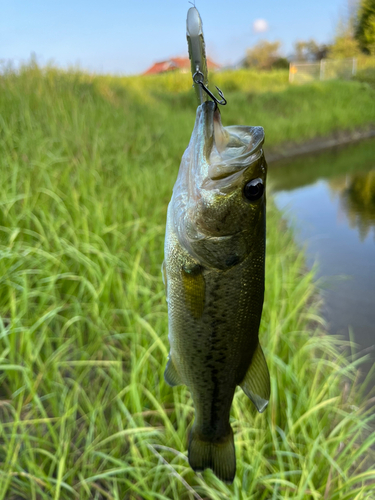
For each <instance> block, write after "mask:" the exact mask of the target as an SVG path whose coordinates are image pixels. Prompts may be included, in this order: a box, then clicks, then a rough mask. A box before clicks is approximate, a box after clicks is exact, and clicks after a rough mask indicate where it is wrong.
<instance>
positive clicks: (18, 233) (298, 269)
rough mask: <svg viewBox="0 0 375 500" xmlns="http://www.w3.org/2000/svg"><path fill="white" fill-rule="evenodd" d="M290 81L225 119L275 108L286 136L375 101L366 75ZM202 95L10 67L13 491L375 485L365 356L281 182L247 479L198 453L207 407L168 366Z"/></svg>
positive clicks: (226, 491)
mask: <svg viewBox="0 0 375 500" xmlns="http://www.w3.org/2000/svg"><path fill="white" fill-rule="evenodd" d="M303 89H306V90H303ZM223 90H224V91H225V88H223ZM293 92H294V91H293V90H292V89H285V90H279V91H278V92H276V93H272V92H270V91H267V92H264V93H258V94H255V93H252V92H251V91H248V92H245V93H242V92H239V91H238V90H236V91H232V92H228V101H229V104H228V107H227V109H224V110H223V121H224V123H225V124H228V123H249V124H254V125H255V124H262V125H264V127H265V129H266V135H267V138H268V139H267V140H268V143H271V144H276V143H277V142H282V141H283V140H286V139H290V137H291V136H292V137H295V138H296V140H303V139H304V138H305V137H306V135H309V134H314V133H315V134H319V133H324V131H325V130H327V129H328V128H330V131H331V130H332V128H334V127H336V126H345V127H350V126H358V125H361V126H366V125H368V124H369V123H370V122H371V120H373V119H374V116H373V115H371V112H372V113H373V111H371V110H372V109H373V107H372V106H370V104H371V103H372V102H373V98H374V91H373V90H371V89H370V88H368V87H367V86H366V87H362V86H361V84H360V83H346V82H331V83H329V84H325V85H312V86H305V87H303V88H302V87H300V88H298V89H296V90H295V93H293ZM255 95H256V96H257V97H256V98H255ZM338 96H341V98H342V99H343V98H344V97H345V99H346V101H345V102H352V101H351V100H355V103H356V106H348V107H345V106H344V107H343V106H340V102H341V101H339V97H338ZM348 100H349V101H348ZM296 102H298V103H299V104H298V105H296ZM260 103H261V104H260ZM301 103H302V104H301ZM329 106H330V110H331V113H329V112H328V111H327V109H326V108H327V107H329ZM194 109H195V107H194V97H193V96H192V93H191V95H190V94H188V93H181V94H178V95H177V94H172V95H170V94H167V93H166V92H165V91H163V89H162V87H159V88H154V89H153V90H152V91H151V90H150V91H147V92H146V91H145V90H144V89H143V90H142V89H139V88H135V89H129V88H128V87H126V86H124V85H123V83H122V82H121V81H116V80H113V81H107V80H106V79H101V78H91V77H87V76H84V75H79V74H61V73H58V72H56V71H54V70H51V71H48V72H46V73H45V74H44V75H42V74H41V72H40V71H39V70H38V68H29V69H26V70H24V71H23V72H21V74H20V75H14V74H11V73H10V74H6V75H4V76H2V77H1V78H0V175H1V181H2V183H1V186H2V190H1V197H0V201H1V211H0V252H1V254H0V255H1V258H0V277H1V278H0V279H1V286H0V316H1V321H0V352H1V355H0V356H1V360H0V416H1V418H0V500H5V499H6V500H16V499H20V498H24V499H27V500H47V499H51V498H53V499H55V500H57V499H67V500H68V499H69V500H71V499H72V498H77V499H79V500H85V499H87V500H88V499H97V500H99V499H115V500H120V499H121V500H123V499H124V498H126V499H127V498H132V499H147V500H148V499H170V498H173V499H180V498H182V499H184V498H189V499H193V498H198V499H199V498H210V499H223V500H224V499H227V498H236V499H254V500H255V499H264V500H265V499H267V500H268V499H275V500H276V499H280V500H281V499H283V500H284V499H314V500H315V499H325V498H326V499H330V500H339V499H340V500H345V499H347V500H349V499H350V500H351V499H358V500H359V499H369V498H371V492H373V488H374V485H373V482H374V480H375V471H374V470H373V469H371V468H370V465H369V464H372V463H373V462H374V460H373V457H372V456H371V452H370V446H371V444H373V443H374V442H375V434H374V433H373V432H371V431H370V421H371V416H370V415H369V414H366V412H365V410H364V409H363V408H361V401H362V399H361V392H360V389H359V388H358V387H354V388H353V387H352V386H351V384H350V382H353V381H354V380H355V379H356V377H357V373H356V368H357V365H356V364H352V365H349V364H348V362H347V361H346V360H345V357H344V350H345V347H347V348H348V347H349V346H345V345H343V343H342V342H339V341H337V340H335V339H334V338H332V337H327V336H324V335H323V334H322V333H321V326H322V321H321V319H320V318H319V313H318V304H317V299H316V297H315V289H314V286H313V273H312V272H309V273H306V270H305V268H304V259H303V254H301V253H300V252H299V251H298V249H297V248H296V246H295V244H294V242H293V237H292V234H291V233H290V232H289V231H288V230H286V228H285V227H284V224H283V222H282V220H281V219H280V214H279V213H278V212H277V211H276V210H275V209H274V207H273V205H272V201H271V202H270V203H269V211H268V237H267V271H266V272H267V276H266V299H265V307H264V315H263V319H262V325H261V338H262V344H263V346H264V350H265V354H266V357H267V360H268V364H269V367H270V372H271V380H272V400H271V403H270V406H269V408H268V410H267V412H266V413H265V414H263V415H257V414H255V413H254V411H253V409H252V406H251V403H250V402H249V401H248V400H247V399H246V397H245V396H244V395H243V394H242V393H241V392H240V391H239V392H238V393H237V394H236V397H235V400H234V405H233V411H232V426H233V429H234V432H235V436H236V438H235V442H236V451H237V467H238V471H237V476H236V479H235V482H234V484H233V485H232V486H227V485H224V484H222V483H220V482H219V481H218V480H217V479H215V477H214V476H213V474H212V473H211V472H210V471H207V472H205V473H204V474H203V475H196V474H194V473H193V472H192V471H191V469H190V468H189V467H188V464H187V459H186V437H187V429H188V426H189V424H190V422H191V420H192V415H193V409H192V402H191V399H190V397H189V393H188V391H187V390H185V389H184V388H181V387H179V388H175V389H171V388H170V387H168V386H167V385H166V384H165V383H164V380H163V371H164V366H165V361H166V356H167V353H168V341H167V309H166V303H165V297H164V290H163V285H162V281H161V274H160V265H161V262H162V260H163V237H164V224H165V216H166V208H167V203H168V201H169V199H170V196H171V189H172V186H173V184H174V180H175V177H176V174H177V168H178V165H179V162H180V158H181V155H182V152H183V150H184V148H185V147H186V145H187V143H188V140H189V136H190V133H191V130H192V124H193V122H194ZM298 109H299V111H298ZM332 114H333V117H334V118H332V116H331V115H332ZM291 117H293V119H291ZM276 118H277V120H276ZM275 120H276V121H277V123H274V121H275ZM338 124H339V125H338Z"/></svg>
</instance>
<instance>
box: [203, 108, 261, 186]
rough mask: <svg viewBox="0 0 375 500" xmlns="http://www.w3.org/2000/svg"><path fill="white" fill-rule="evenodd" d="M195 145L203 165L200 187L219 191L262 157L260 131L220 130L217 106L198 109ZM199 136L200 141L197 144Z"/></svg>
mask: <svg viewBox="0 0 375 500" xmlns="http://www.w3.org/2000/svg"><path fill="white" fill-rule="evenodd" d="M197 121H198V123H199V126H198V127H197V137H198V140H197V141H196V145H197V146H198V150H199V152H198V155H199V156H200V158H201V159H202V157H204V160H205V161H204V162H200V165H202V166H203V167H204V170H205V171H204V172H203V171H202V172H201V174H202V177H201V181H202V182H201V184H200V187H201V188H204V189H210V188H213V187H215V188H220V187H223V186H225V185H228V183H230V184H231V183H232V181H235V180H236V179H237V178H238V176H240V175H242V173H243V172H244V170H245V169H247V168H248V167H250V166H251V165H253V164H254V163H255V162H256V161H257V160H259V159H260V158H261V156H262V153H263V150H262V146H263V143H264V130H263V127H248V126H240V125H232V126H228V127H223V125H222V123H221V115H220V111H219V108H218V106H217V105H216V104H215V103H214V102H211V101H206V102H204V103H203V104H202V105H201V106H199V108H198V112H197ZM199 136H200V137H201V138H203V141H202V140H199Z"/></svg>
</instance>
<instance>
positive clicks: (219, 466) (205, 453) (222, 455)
mask: <svg viewBox="0 0 375 500" xmlns="http://www.w3.org/2000/svg"><path fill="white" fill-rule="evenodd" d="M189 464H190V467H191V468H192V469H193V470H194V471H196V472H198V471H203V470H204V469H207V468H210V469H212V470H213V472H214V474H215V475H216V476H217V477H218V478H219V479H220V480H221V481H224V482H226V483H232V482H233V479H234V476H235V475H236V453H235V449H234V439H233V431H232V429H230V433H229V434H228V435H227V436H226V437H225V438H224V439H222V440H221V441H220V442H211V441H205V440H203V439H202V438H201V437H200V436H199V434H198V432H197V431H196V429H195V428H194V427H193V429H192V430H191V434H190V439H189Z"/></svg>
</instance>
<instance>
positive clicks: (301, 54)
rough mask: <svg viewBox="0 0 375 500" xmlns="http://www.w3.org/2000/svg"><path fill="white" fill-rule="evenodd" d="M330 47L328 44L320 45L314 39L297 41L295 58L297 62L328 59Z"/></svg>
mask: <svg viewBox="0 0 375 500" xmlns="http://www.w3.org/2000/svg"><path fill="white" fill-rule="evenodd" d="M329 49H330V47H329V46H328V45H326V44H321V45H319V44H318V43H317V42H316V41H315V40H314V39H311V40H308V41H306V42H304V41H301V40H299V41H297V42H296V43H295V44H294V51H295V54H294V58H295V60H296V61H320V59H324V58H325V57H327V53H328V50H329Z"/></svg>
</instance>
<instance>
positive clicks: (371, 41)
mask: <svg viewBox="0 0 375 500" xmlns="http://www.w3.org/2000/svg"><path fill="white" fill-rule="evenodd" d="M355 37H356V39H357V40H358V43H359V46H360V48H361V50H362V52H364V53H365V54H371V55H375V0H362V1H361V3H360V6H359V10H358V17H357V21H356V27H355Z"/></svg>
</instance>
